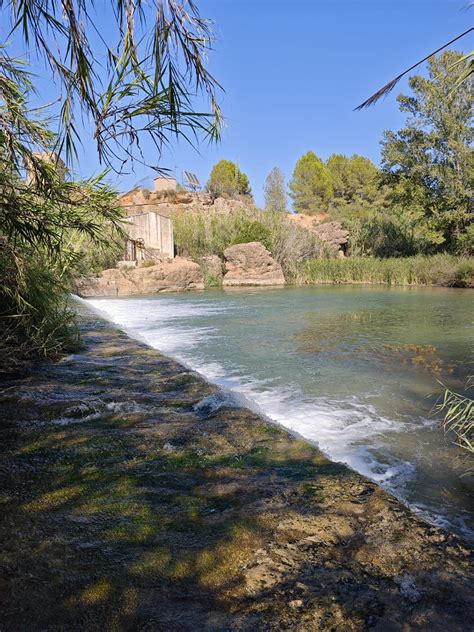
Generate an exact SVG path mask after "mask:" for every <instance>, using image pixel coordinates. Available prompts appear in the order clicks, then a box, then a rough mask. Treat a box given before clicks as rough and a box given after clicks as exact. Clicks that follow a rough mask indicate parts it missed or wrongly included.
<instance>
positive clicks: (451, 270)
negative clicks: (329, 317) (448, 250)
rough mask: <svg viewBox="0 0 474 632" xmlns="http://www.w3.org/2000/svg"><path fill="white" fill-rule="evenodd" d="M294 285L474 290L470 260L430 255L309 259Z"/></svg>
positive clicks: (473, 264)
mask: <svg viewBox="0 0 474 632" xmlns="http://www.w3.org/2000/svg"><path fill="white" fill-rule="evenodd" d="M295 281H296V284H297V285H312V284H314V285H317V284H326V283H327V284H345V283H347V284H351V283H354V284H359V283H364V284H383V285H420V286H424V285H427V286H430V285H436V286H442V287H461V288H469V287H474V258H472V257H455V256H453V255H446V254H444V255H432V256H423V255H418V256H416V257H396V258H387V259H377V258H375V257H347V258H345V259H312V260H310V261H306V262H304V263H302V264H301V265H300V266H299V268H298V271H297V273H296V277H295Z"/></svg>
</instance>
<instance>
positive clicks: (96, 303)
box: [88, 286, 474, 539]
mask: <svg viewBox="0 0 474 632" xmlns="http://www.w3.org/2000/svg"><path fill="white" fill-rule="evenodd" d="M473 298H474V294H473V293H472V291H471V290H449V289H439V288H433V289H427V288H407V289H404V288H397V289H389V288H380V287H365V286H364V287H356V286H343V287H335V286H325V287H324V286H323V287H321V286H319V287H312V288H285V289H264V290H262V289H235V290H232V291H222V290H212V291H206V292H203V293H193V294H191V293H189V294H181V295H176V294H175V295H161V296H145V297H140V298H136V297H134V298H126V299H94V300H89V301H88V303H89V304H90V305H92V306H93V307H94V308H95V309H97V310H99V311H100V312H101V313H102V314H103V315H104V316H106V317H107V318H108V319H109V320H111V321H113V322H114V323H116V324H118V325H120V326H121V327H122V328H124V329H125V330H126V331H127V332H128V333H129V334H130V335H131V336H133V337H136V338H139V339H140V340H143V341H145V342H146V343H148V344H149V345H151V346H152V347H155V348H156V349H159V350H160V351H162V352H163V353H165V354H168V355H170V356H173V357H174V358H176V359H178V360H180V361H182V362H184V363H185V364H186V365H187V366H189V367H191V368H192V369H195V370H196V371H198V372H199V373H201V374H202V375H203V376H204V377H206V378H207V379H208V380H210V381H212V382H214V383H217V384H219V385H221V386H223V387H224V388H225V389H227V391H228V392H229V396H230V397H235V398H237V399H239V401H242V400H244V401H245V403H246V405H247V406H250V407H251V408H253V409H254V410H258V411H259V412H261V413H263V414H264V415H266V416H267V417H269V418H270V419H272V420H274V421H276V422H278V423H280V424H281V425H283V426H284V427H286V428H288V429H290V430H291V431H293V432H295V433H297V434H299V435H301V436H303V437H305V438H306V439H308V440H310V441H311V442H314V443H315V444H317V445H318V446H319V447H320V448H321V449H322V450H323V451H324V452H325V453H326V454H327V455H328V456H329V457H330V458H331V459H333V460H336V461H341V462H344V463H346V464H348V465H349V466H350V467H352V468H354V469H355V470H357V471H359V472H361V473H362V474H365V475H366V476H368V477H369V478H371V479H372V480H374V481H376V482H378V483H379V484H381V485H382V486H383V487H385V488H386V489H387V490H389V491H391V492H392V493H394V494H395V495H396V496H397V497H398V498H401V499H402V500H403V501H404V502H406V503H407V504H408V505H409V506H410V507H411V508H412V509H413V510H415V511H417V512H418V513H420V514H422V515H423V516H424V517H425V518H427V519H428V520H430V521H431V522H433V523H434V524H437V525H439V526H442V527H444V528H447V529H449V530H453V531H455V532H458V533H462V534H463V535H464V536H465V537H468V538H470V539H471V538H473V537H474V520H473V518H474V507H473V478H472V477H469V476H466V470H467V469H468V467H469V466H468V463H467V461H466V457H465V454H464V452H463V451H462V450H461V449H460V448H458V447H457V446H455V445H454V444H453V442H452V437H448V436H445V434H444V432H443V431H442V430H441V429H440V425H439V421H440V415H439V414H436V413H434V412H433V406H434V404H435V403H436V400H437V398H438V397H439V396H440V394H441V393H442V387H441V385H440V384H439V382H438V380H439V381H442V382H443V383H445V384H447V385H448V386H450V387H452V388H456V389H458V390H462V389H463V388H464V385H465V383H466V379H467V376H468V375H469V373H470V372H471V373H472V364H471V367H470V366H469V363H470V362H472V357H473V354H472V351H473V349H472V341H473V338H472V320H473V318H472V314H473V311H472V307H473Z"/></svg>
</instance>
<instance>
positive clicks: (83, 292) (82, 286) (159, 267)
mask: <svg viewBox="0 0 474 632" xmlns="http://www.w3.org/2000/svg"><path fill="white" fill-rule="evenodd" d="M203 289H204V279H203V275H202V271H201V268H200V267H199V266H198V264H197V263H194V261H188V260H187V259H181V258H180V257H176V258H175V259H171V260H167V261H162V262H159V263H157V264H155V265H152V266H147V267H142V268H134V269H120V270H119V269H117V268H113V269H111V270H104V271H103V272H101V273H100V275H99V276H98V277H87V278H82V279H78V280H77V281H76V292H77V293H78V294H79V296H82V297H84V298H88V297H92V296H133V295H136V294H156V293H158V292H180V291H184V290H203Z"/></svg>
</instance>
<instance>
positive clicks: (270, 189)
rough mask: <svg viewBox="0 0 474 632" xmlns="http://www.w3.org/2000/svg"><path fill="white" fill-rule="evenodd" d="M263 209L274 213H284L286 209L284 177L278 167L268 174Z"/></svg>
mask: <svg viewBox="0 0 474 632" xmlns="http://www.w3.org/2000/svg"><path fill="white" fill-rule="evenodd" d="M263 189H264V192H265V209H266V210H267V211H272V212H276V213H286V212H287V210H288V208H287V204H286V190H285V176H284V175H283V172H282V170H281V169H279V168H278V167H273V169H272V170H271V171H270V173H269V174H268V176H267V178H266V180H265V185H264V187H263Z"/></svg>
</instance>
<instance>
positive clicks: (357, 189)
mask: <svg viewBox="0 0 474 632" xmlns="http://www.w3.org/2000/svg"><path fill="white" fill-rule="evenodd" d="M326 165H327V168H328V170H329V173H330V174H331V179H332V185H333V190H334V199H333V203H336V204H337V203H338V202H341V201H342V202H346V203H347V204H353V203H355V202H359V203H366V204H372V203H373V202H374V201H375V200H376V199H377V197H378V176H379V170H378V169H377V167H376V166H375V165H374V163H373V162H372V161H371V160H369V159H368V158H364V156H358V155H357V154H354V155H353V156H351V157H347V156H344V155H343V154H332V156H330V157H329V158H328V160H327V163H326Z"/></svg>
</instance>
